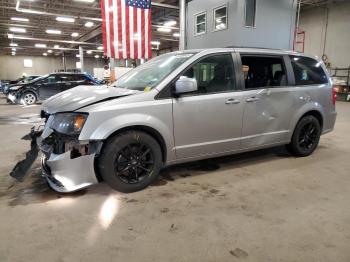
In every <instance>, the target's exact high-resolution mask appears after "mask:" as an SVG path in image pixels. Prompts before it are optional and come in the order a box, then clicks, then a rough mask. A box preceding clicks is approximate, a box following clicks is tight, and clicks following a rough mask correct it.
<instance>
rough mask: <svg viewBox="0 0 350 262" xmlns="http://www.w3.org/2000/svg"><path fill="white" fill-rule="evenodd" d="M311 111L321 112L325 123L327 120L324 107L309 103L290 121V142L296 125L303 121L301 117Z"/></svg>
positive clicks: (316, 103)
mask: <svg viewBox="0 0 350 262" xmlns="http://www.w3.org/2000/svg"><path fill="white" fill-rule="evenodd" d="M310 111H317V112H319V113H320V114H321V116H322V119H323V121H324V119H325V114H324V110H323V107H322V106H321V105H320V104H319V103H318V102H309V103H307V104H305V105H303V106H302V107H301V108H300V109H299V110H298V112H297V113H296V114H295V115H294V116H293V118H292V119H291V121H290V125H289V130H290V132H289V135H288V140H290V139H291V138H292V135H293V132H294V129H295V127H296V125H297V124H298V122H299V120H300V119H301V117H302V116H303V115H305V114H306V113H308V112H310Z"/></svg>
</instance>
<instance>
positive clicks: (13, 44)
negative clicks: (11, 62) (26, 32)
mask: <svg viewBox="0 0 350 262" xmlns="http://www.w3.org/2000/svg"><path fill="white" fill-rule="evenodd" d="M10 46H18V44H16V43H11V44H10Z"/></svg>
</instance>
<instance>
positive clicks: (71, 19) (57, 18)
mask: <svg viewBox="0 0 350 262" xmlns="http://www.w3.org/2000/svg"><path fill="white" fill-rule="evenodd" d="M56 20H57V21H59V22H67V23H74V22H75V19H74V18H73V17H63V16H57V17H56Z"/></svg>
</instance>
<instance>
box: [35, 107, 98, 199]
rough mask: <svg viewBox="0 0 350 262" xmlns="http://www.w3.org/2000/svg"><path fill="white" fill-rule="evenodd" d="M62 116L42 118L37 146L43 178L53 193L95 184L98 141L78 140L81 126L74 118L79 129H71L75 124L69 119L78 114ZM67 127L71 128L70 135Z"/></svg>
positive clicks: (96, 181)
mask: <svg viewBox="0 0 350 262" xmlns="http://www.w3.org/2000/svg"><path fill="white" fill-rule="evenodd" d="M62 115H63V114H61V115H60V116H58V115H51V116H45V117H47V121H46V124H45V127H44V130H43V131H42V134H41V135H40V137H38V138H37V144H38V146H39V148H40V150H41V151H42V153H43V156H42V170H43V176H44V177H45V178H46V179H47V182H48V183H49V185H50V186H51V187H52V188H53V189H54V190H56V191H58V192H64V193H66V192H73V191H77V190H80V189H82V188H85V187H87V186H90V185H93V184H97V183H98V178H97V176H96V174H95V157H96V156H97V155H98V154H99V152H100V150H101V147H102V142H101V141H81V140H79V133H80V131H81V128H82V126H83V124H82V123H81V120H79V119H78V121H80V123H78V124H81V126H80V127H79V130H74V128H75V127H76V123H75V122H72V119H73V118H71V119H69V117H71V116H72V115H73V116H74V117H76V116H79V114H72V113H70V115H68V114H67V113H66V114H65V116H62ZM67 118H68V121H67ZM73 120H74V119H73ZM69 125H71V126H72V127H73V129H72V132H70V131H69ZM74 125H75V127H74ZM60 126H61V127H60ZM67 127H68V128H67ZM77 131H78V132H77Z"/></svg>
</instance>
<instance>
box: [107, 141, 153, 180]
mask: <svg viewBox="0 0 350 262" xmlns="http://www.w3.org/2000/svg"><path fill="white" fill-rule="evenodd" d="M154 163H155V162H154V155H153V151H152V150H151V148H149V147H148V146H147V145H145V144H142V143H131V144H129V145H127V146H126V147H124V148H123V149H122V150H121V151H119V152H118V154H117V155H116V159H115V163H114V168H115V175H116V176H117V177H119V178H120V179H121V180H122V181H123V182H124V183H126V184H135V183H139V182H141V181H142V180H143V179H145V178H146V177H147V176H150V175H152V174H151V172H152V171H153V168H154Z"/></svg>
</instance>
